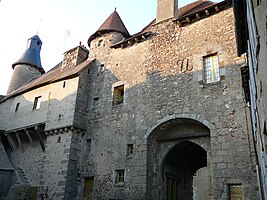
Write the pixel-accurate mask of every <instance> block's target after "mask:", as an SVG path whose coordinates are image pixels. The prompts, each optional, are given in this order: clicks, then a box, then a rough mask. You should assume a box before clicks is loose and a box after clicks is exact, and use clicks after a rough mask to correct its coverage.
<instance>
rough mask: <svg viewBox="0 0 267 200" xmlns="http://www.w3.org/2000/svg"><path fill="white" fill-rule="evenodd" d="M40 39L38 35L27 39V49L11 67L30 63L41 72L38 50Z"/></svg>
mask: <svg viewBox="0 0 267 200" xmlns="http://www.w3.org/2000/svg"><path fill="white" fill-rule="evenodd" d="M41 46H42V41H41V39H40V38H39V36H38V35H34V36H33V37H31V38H29V39H28V44H27V49H26V50H25V52H24V53H23V54H22V56H21V58H20V59H19V60H18V61H17V62H15V63H14V64H13V65H12V68H13V69H14V67H15V66H16V65H19V64H26V65H31V66H33V67H35V68H37V69H38V70H39V71H40V72H41V73H44V72H45V71H44V69H43V67H42V65H41V58H40V51H41Z"/></svg>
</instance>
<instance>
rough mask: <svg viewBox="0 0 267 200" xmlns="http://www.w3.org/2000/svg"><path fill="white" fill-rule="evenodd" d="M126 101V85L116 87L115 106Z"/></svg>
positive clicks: (114, 93)
mask: <svg viewBox="0 0 267 200" xmlns="http://www.w3.org/2000/svg"><path fill="white" fill-rule="evenodd" d="M123 100H124V85H120V86H117V87H114V92H113V105H119V104H122V103H123Z"/></svg>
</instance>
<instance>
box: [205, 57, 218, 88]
mask: <svg viewBox="0 0 267 200" xmlns="http://www.w3.org/2000/svg"><path fill="white" fill-rule="evenodd" d="M203 68H204V79H205V83H213V82H217V81H220V72H219V71H220V70H219V56H218V55H217V54H215V55H209V56H206V57H204V58H203Z"/></svg>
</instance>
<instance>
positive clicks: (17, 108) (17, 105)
mask: <svg viewBox="0 0 267 200" xmlns="http://www.w3.org/2000/svg"><path fill="white" fill-rule="evenodd" d="M19 105H20V103H17V104H16V108H15V112H18V110H19Z"/></svg>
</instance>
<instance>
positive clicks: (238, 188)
mask: <svg viewBox="0 0 267 200" xmlns="http://www.w3.org/2000/svg"><path fill="white" fill-rule="evenodd" d="M243 199H244V196H243V188H242V185H241V184H231V185H229V200H243Z"/></svg>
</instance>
